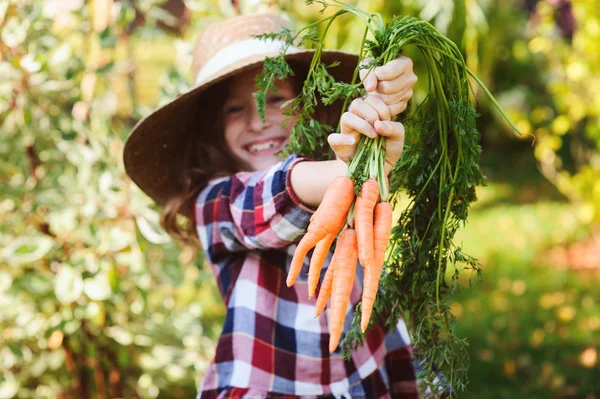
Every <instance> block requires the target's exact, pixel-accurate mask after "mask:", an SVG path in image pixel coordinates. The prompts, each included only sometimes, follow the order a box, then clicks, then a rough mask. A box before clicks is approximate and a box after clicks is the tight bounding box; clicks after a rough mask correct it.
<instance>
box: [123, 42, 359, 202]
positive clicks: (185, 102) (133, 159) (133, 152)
mask: <svg viewBox="0 0 600 399" xmlns="http://www.w3.org/2000/svg"><path fill="white" fill-rule="evenodd" d="M313 54H314V51H313V50H303V51H301V52H298V53H294V54H288V55H286V57H285V58H286V60H287V61H292V60H295V61H300V62H306V63H310V62H311V61H312V57H313ZM264 58H265V57H264V55H263V56H260V58H259V59H258V58H257V59H256V60H252V59H247V60H245V62H244V64H243V65H236V66H232V67H230V68H229V69H230V70H223V71H221V73H220V74H219V76H216V77H214V78H211V79H210V80H209V81H207V82H205V83H202V84H200V85H199V86H197V87H194V88H193V89H191V90H189V91H188V92H186V93H184V94H182V95H181V96H179V97H177V98H176V99H174V100H173V101H171V102H169V103H167V104H165V105H164V106H162V107H160V108H159V109H157V110H156V111H154V112H153V113H151V114H150V115H148V116H147V117H145V118H144V119H142V120H140V121H139V122H138V123H137V124H136V125H135V126H134V128H133V129H132V131H131V133H130V135H129V137H128V138H127V141H126V142H125V147H124V151H123V162H124V165H125V172H126V173H127V175H129V177H130V178H131V179H132V180H133V181H134V182H135V183H136V184H137V185H138V187H140V189H142V191H144V192H145V193H146V194H147V195H148V196H150V197H151V198H152V199H153V200H154V201H155V202H156V203H158V204H159V205H164V204H165V202H166V201H167V199H168V198H170V197H172V196H173V195H176V194H178V193H181V191H182V181H181V176H182V173H181V170H182V168H183V167H184V165H183V164H182V157H181V149H182V148H184V145H185V139H186V134H185V133H186V132H189V130H190V129H192V128H193V126H191V120H192V116H193V110H194V109H196V110H197V109H198V108H197V107H198V106H200V103H201V101H202V99H201V97H202V93H204V92H205V91H206V90H207V89H209V88H210V87H212V86H214V85H216V84H218V83H219V82H223V81H225V80H226V79H228V78H231V77H232V76H234V75H237V74H239V73H242V72H244V71H246V70H248V69H252V68H255V67H257V66H259V65H261V64H262V63H263V62H264ZM321 59H322V61H323V62H324V63H325V64H326V65H329V64H331V63H333V62H336V61H337V62H339V65H338V66H336V67H334V68H331V69H330V73H331V74H332V76H333V77H334V78H335V79H336V81H343V82H350V81H351V80H352V76H353V74H354V71H355V69H356V66H357V63H358V56H357V55H355V54H351V53H346V52H342V51H324V52H323V53H322V54H321ZM199 102H200V103H199ZM207 133H208V132H198V134H207Z"/></svg>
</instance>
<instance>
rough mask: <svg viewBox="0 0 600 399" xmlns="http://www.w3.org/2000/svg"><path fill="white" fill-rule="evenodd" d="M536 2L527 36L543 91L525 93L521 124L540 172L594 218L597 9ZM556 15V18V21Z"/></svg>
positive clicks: (599, 111)
mask: <svg viewBox="0 0 600 399" xmlns="http://www.w3.org/2000/svg"><path fill="white" fill-rule="evenodd" d="M554 3H556V4H557V5H558V6H560V7H552V6H551V4H549V3H547V2H540V3H539V4H538V6H537V8H536V13H535V19H533V20H532V22H531V26H530V29H529V32H528V36H527V40H528V41H527V49H524V48H522V49H520V51H521V53H523V54H525V53H526V52H527V50H529V56H528V57H530V59H531V61H532V64H533V65H535V66H536V69H537V70H538V71H539V72H538V81H539V82H540V83H541V84H542V85H543V86H544V88H545V90H544V94H546V95H545V96H544V95H540V93H529V95H528V96H527V100H526V101H524V103H523V108H522V111H521V112H522V113H523V114H522V115H521V116H522V122H521V123H522V125H523V126H526V128H527V129H528V130H530V131H531V132H532V133H533V134H534V135H535V136H536V137H537V143H536V148H535V156H536V158H537V159H538V161H539V164H540V169H541V171H542V172H543V173H544V176H546V178H548V179H549V180H550V181H551V182H553V183H554V184H555V185H556V186H557V188H558V189H559V190H560V192H561V193H562V194H563V195H565V196H566V197H567V198H569V199H570V200H571V201H572V202H574V203H576V204H578V206H579V207H578V215H579V217H580V218H581V219H582V221H583V222H585V223H596V224H597V223H598V222H600V96H598V93H599V92H600V46H599V45H598V43H599V42H600V7H599V4H598V2H597V1H593V0H591V1H590V0H575V1H573V2H572V6H571V5H570V4H569V3H567V2H565V1H558V2H554ZM557 14H558V17H559V18H558V19H557Z"/></svg>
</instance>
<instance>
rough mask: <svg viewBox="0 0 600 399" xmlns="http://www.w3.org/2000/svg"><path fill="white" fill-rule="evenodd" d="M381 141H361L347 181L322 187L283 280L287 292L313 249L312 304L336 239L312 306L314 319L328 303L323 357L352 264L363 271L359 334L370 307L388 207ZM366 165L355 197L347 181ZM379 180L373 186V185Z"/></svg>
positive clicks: (346, 296) (342, 309) (341, 311)
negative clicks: (365, 178) (322, 195)
mask: <svg viewBox="0 0 600 399" xmlns="http://www.w3.org/2000/svg"><path fill="white" fill-rule="evenodd" d="M383 140H384V138H382V137H378V138H376V139H370V138H366V137H365V138H363V139H362V141H361V142H360V145H359V148H358V151H357V154H356V155H355V157H354V158H353V161H352V162H351V163H350V165H349V168H348V176H338V177H336V178H335V179H334V180H333V181H332V182H331V183H330V185H329V186H328V187H327V191H326V192H325V196H324V197H323V200H322V201H321V204H320V205H319V208H318V209H317V211H316V212H315V213H314V215H313V216H312V218H311V221H310V224H309V226H308V229H307V233H306V234H305V235H304V237H303V238H302V240H301V241H300V243H299V244H298V247H297V248H296V251H295V253H294V257H293V259H292V263H291V266H290V271H289V273H288V277H287V285H288V287H290V286H292V285H293V284H294V282H295V281H296V279H297V278H298V275H299V274H300V271H301V270H302V265H303V263H304V258H305V257H306V255H307V253H308V252H309V251H310V250H311V249H313V248H314V251H313V255H312V257H311V260H310V266H309V272H308V297H309V298H312V297H313V295H314V293H315V290H316V288H317V285H318V282H319V276H320V275H321V269H322V267H323V263H324V261H325V259H326V258H327V254H328V253H329V250H330V248H331V245H332V244H333V241H334V240H335V238H336V237H338V239H337V245H336V248H335V252H334V253H333V257H332V259H331V262H330V264H329V267H328V269H327V272H326V273H325V277H324V278H323V282H322V284H321V288H320V290H319V296H318V298H317V304H316V314H315V317H318V316H319V315H320V314H321V313H322V312H323V310H324V309H325V306H326V305H327V301H328V300H329V299H330V298H331V305H330V311H331V314H330V324H329V333H330V341H329V351H330V352H334V351H335V349H336V348H337V346H338V344H339V341H340V337H341V334H342V329H343V326H344V319H345V316H346V309H347V307H348V302H349V301H350V294H351V292H352V287H353V286H354V277H355V274H356V267H357V263H358V261H360V263H361V264H362V266H363V267H364V269H365V270H364V282H363V294H362V314H361V330H362V332H365V330H366V329H367V326H368V325H369V320H370V319H371V312H372V310H373V305H374V304H375V298H376V296H377V290H378V286H379V278H380V276H381V271H382V268H383V263H384V258H385V250H386V247H387V245H388V242H389V240H390V233H391V230H392V205H391V204H390V203H389V202H387V201H386V199H387V193H388V191H387V186H388V181H387V178H385V177H383V160H384V159H385V149H384V145H383ZM365 156H366V157H367V158H370V162H368V163H367V172H369V178H368V179H367V180H365V181H364V182H363V183H362V185H361V186H360V187H361V189H360V192H359V195H358V196H357V195H355V194H356V193H355V187H356V181H355V180H354V179H353V178H352V177H351V176H353V175H355V174H356V172H357V170H358V169H360V168H364V166H363V165H364V164H363V163H362V162H359V161H360V160H361V159H363V157H365ZM378 179H379V180H378Z"/></svg>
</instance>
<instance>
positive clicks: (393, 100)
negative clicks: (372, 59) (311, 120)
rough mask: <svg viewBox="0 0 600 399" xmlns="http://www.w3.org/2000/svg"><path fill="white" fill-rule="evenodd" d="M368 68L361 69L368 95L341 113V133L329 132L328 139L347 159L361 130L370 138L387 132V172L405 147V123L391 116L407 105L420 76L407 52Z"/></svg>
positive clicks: (355, 144) (353, 149) (351, 155)
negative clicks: (417, 74)
mask: <svg viewBox="0 0 600 399" xmlns="http://www.w3.org/2000/svg"><path fill="white" fill-rule="evenodd" d="M366 62H368V60H366ZM367 72H368V70H366V69H363V70H360V77H361V79H362V80H363V85H364V86H365V89H366V90H367V95H366V96H364V97H363V98H357V99H355V100H354V101H352V103H351V104H350V108H349V109H348V112H345V113H344V114H343V115H342V118H341V121H340V125H341V132H340V134H330V135H329V137H328V141H329V145H330V146H331V148H332V149H333V151H334V152H335V154H336V156H337V157H338V158H339V159H341V160H342V161H344V162H346V163H348V161H349V160H350V159H351V158H352V157H353V156H354V153H355V152H356V147H357V145H358V141H359V139H360V135H361V134H364V135H366V136H369V137H371V138H375V137H377V135H378V134H379V135H382V136H384V137H385V138H386V141H385V149H386V157H385V173H386V174H388V173H389V172H390V171H391V170H392V168H393V167H394V165H395V164H396V162H398V160H399V159H400V156H401V155H402V149H403V148H404V126H403V125H402V124H401V123H400V122H394V121H392V119H393V117H394V116H396V115H398V114H399V113H401V112H402V111H404V110H405V109H406V106H407V103H408V101H409V100H410V99H411V97H412V95H413V86H414V85H415V83H416V82H417V76H416V75H415V74H414V72H413V63H412V60H411V59H410V58H408V57H404V56H400V57H398V58H396V59H395V60H392V61H390V62H388V63H387V64H385V65H383V66H380V67H376V68H374V69H373V70H372V71H371V73H369V74H368V75H367Z"/></svg>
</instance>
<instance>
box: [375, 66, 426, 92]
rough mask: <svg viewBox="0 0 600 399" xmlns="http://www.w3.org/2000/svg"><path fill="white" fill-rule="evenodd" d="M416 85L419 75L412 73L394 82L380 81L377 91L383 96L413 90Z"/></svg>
mask: <svg viewBox="0 0 600 399" xmlns="http://www.w3.org/2000/svg"><path fill="white" fill-rule="evenodd" d="M416 83H417V75H415V74H414V73H413V72H412V71H411V72H408V73H405V74H403V75H400V76H398V77H397V78H394V79H392V80H378V82H377V90H376V91H377V93H381V94H394V93H399V92H402V91H404V90H405V89H407V88H412V87H413V86H414V85H415V84H416Z"/></svg>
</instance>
